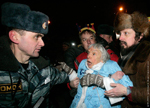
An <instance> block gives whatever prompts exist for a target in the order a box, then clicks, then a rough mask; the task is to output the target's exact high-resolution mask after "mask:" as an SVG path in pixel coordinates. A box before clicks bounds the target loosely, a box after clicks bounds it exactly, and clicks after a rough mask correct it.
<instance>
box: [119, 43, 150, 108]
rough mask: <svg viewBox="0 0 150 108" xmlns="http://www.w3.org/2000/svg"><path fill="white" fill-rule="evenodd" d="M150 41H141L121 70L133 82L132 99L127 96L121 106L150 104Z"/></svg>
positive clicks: (126, 107) (142, 107) (125, 107)
mask: <svg viewBox="0 0 150 108" xmlns="http://www.w3.org/2000/svg"><path fill="white" fill-rule="evenodd" d="M149 70H150V42H148V41H143V42H141V43H140V44H139V46H138V47H137V49H136V50H135V53H134V54H133V56H132V57H131V58H130V59H129V60H128V61H127V63H126V64H125V66H124V68H123V72H125V74H126V75H129V77H130V79H131V81H132V82H133V88H132V90H131V98H132V101H129V100H128V99H127V98H126V99H125V100H124V101H123V103H122V108H145V107H148V105H149V104H150V95H149V87H150V79H149V78H150V73H149Z"/></svg>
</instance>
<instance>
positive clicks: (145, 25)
mask: <svg viewBox="0 0 150 108" xmlns="http://www.w3.org/2000/svg"><path fill="white" fill-rule="evenodd" d="M114 27H115V32H119V31H121V30H124V29H133V30H134V31H135V32H140V33H143V34H144V36H145V37H147V36H148V35H149V22H148V18H147V16H146V15H144V14H141V13H139V12H133V13H132V14H127V13H120V14H118V15H117V17H116V19H115V22H114Z"/></svg>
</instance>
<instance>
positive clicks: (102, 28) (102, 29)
mask: <svg viewBox="0 0 150 108" xmlns="http://www.w3.org/2000/svg"><path fill="white" fill-rule="evenodd" d="M113 32H114V28H113V27H112V26H109V25H107V24H101V25H99V26H98V30H97V34H98V35H100V34H106V35H111V36H113Z"/></svg>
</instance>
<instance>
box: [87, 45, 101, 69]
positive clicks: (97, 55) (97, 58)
mask: <svg viewBox="0 0 150 108" xmlns="http://www.w3.org/2000/svg"><path fill="white" fill-rule="evenodd" d="M99 62H103V61H102V60H101V51H100V50H98V49H95V48H93V47H91V48H89V49H88V55H87V65H88V67H89V68H92V67H93V66H94V65H96V64H98V63H99Z"/></svg>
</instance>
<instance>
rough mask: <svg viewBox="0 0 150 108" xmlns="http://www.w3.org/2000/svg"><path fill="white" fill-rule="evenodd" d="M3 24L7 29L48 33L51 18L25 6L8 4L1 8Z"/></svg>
mask: <svg viewBox="0 0 150 108" xmlns="http://www.w3.org/2000/svg"><path fill="white" fill-rule="evenodd" d="M1 16H2V17H1V22H2V24H3V25H5V26H7V27H12V28H17V29H22V30H27V31H32V32H36V33H42V34H47V33H48V20H49V17H48V16H47V15H45V14H44V13H42V12H36V11H31V10H30V7H29V6H27V5H25V4H19V3H10V2H6V3H4V4H3V5H2V6H1Z"/></svg>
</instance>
